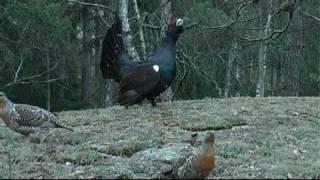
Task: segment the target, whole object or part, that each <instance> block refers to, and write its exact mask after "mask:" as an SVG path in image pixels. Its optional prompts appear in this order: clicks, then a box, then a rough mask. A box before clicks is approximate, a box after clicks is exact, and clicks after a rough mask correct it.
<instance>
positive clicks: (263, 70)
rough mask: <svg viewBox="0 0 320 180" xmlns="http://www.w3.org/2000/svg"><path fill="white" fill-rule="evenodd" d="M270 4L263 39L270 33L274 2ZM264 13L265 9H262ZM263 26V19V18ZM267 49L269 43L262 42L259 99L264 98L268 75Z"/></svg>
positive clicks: (259, 67)
mask: <svg viewBox="0 0 320 180" xmlns="http://www.w3.org/2000/svg"><path fill="white" fill-rule="evenodd" d="M266 3H267V4H268V5H267V7H268V10H267V11H268V18H267V23H266V25H265V26H264V28H265V29H264V31H263V32H262V35H261V37H262V38H263V37H267V36H268V35H269V33H270V23H271V18H272V0H269V1H266ZM261 10H262V11H264V7H262V8H261ZM261 24H262V18H261ZM267 49H268V42H266V41H262V42H260V49H259V61H258V81H257V86H256V96H257V97H264V91H265V88H264V82H265V74H266V64H265V63H266V57H267Z"/></svg>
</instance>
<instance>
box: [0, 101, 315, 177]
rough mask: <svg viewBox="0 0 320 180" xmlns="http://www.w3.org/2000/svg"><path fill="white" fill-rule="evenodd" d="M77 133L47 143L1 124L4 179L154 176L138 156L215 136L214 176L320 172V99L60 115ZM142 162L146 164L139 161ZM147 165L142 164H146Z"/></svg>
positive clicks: (58, 134) (60, 133)
mask: <svg viewBox="0 0 320 180" xmlns="http://www.w3.org/2000/svg"><path fill="white" fill-rule="evenodd" d="M58 115H59V116H60V117H61V118H62V119H63V121H64V122H66V123H67V124H69V125H70V126H71V127H74V129H75V132H73V133H72V132H69V131H66V130H64V129H53V130H51V131H50V136H49V137H48V138H47V141H46V142H45V143H44V144H35V143H31V142H30V141H29V139H27V138H25V137H23V136H21V135H19V134H17V133H14V132H12V131H10V130H9V129H8V128H6V127H5V126H4V124H1V126H2V127H0V129H1V131H0V178H51V177H53V178H107V177H108V178H113V177H122V178H126V177H141V176H144V177H149V176H148V175H143V174H141V173H140V174H139V172H138V171H139V170H137V167H132V166H131V164H130V157H131V156H132V155H134V154H135V153H137V152H141V151H142V150H146V149H148V148H153V147H161V146H163V145H165V144H168V143H180V142H184V141H185V140H186V139H189V137H190V135H191V134H192V133H193V131H197V132H198V134H199V136H203V135H204V134H205V133H206V131H214V132H215V134H216V143H215V150H216V159H217V161H216V168H215V169H214V171H213V172H212V175H211V176H210V177H213V178H312V177H317V176H319V175H320V145H319V144H320V98H317V97H301V98H297V97H268V98H249V97H240V98H228V99H204V100H194V101H175V102H169V103H160V104H158V107H155V108H153V107H151V106H150V105H149V104H146V105H143V106H139V105H136V106H132V107H129V108H128V109H125V108H124V107H121V106H113V107H111V108H106V109H91V110H82V111H66V112H60V113H58ZM141 163H143V162H141ZM142 168H143V167H142Z"/></svg>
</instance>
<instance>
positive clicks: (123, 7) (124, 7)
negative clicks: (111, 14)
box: [119, 0, 140, 62]
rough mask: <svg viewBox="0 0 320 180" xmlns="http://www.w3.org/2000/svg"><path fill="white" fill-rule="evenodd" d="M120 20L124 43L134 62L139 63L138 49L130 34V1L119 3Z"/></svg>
mask: <svg viewBox="0 0 320 180" xmlns="http://www.w3.org/2000/svg"><path fill="white" fill-rule="evenodd" d="M119 18H120V19H121V22H122V34H123V41H124V45H125V48H126V50H127V53H128V55H129V56H130V57H131V58H132V60H133V61H136V62H139V61H140V57H139V55H138V53H137V51H136V48H135V47H134V44H133V42H132V36H131V34H130V25H129V20H128V0H120V1H119Z"/></svg>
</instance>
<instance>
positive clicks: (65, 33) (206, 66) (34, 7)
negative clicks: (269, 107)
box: [0, 0, 320, 111]
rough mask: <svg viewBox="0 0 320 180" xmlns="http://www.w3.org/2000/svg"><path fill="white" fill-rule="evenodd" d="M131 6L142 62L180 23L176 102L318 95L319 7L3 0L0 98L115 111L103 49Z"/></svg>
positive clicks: (236, 1) (242, 1)
mask: <svg viewBox="0 0 320 180" xmlns="http://www.w3.org/2000/svg"><path fill="white" fill-rule="evenodd" d="M119 4H120V5H119ZM126 6H127V8H128V14H127V17H128V22H129V25H130V29H129V30H128V34H129V35H130V36H131V40H132V44H131V46H132V47H133V48H132V49H133V50H134V51H136V52H137V54H136V55H137V56H136V57H135V59H136V60H145V59H147V58H146V57H147V56H148V54H149V52H151V51H152V50H153V49H154V48H156V47H157V46H158V45H159V42H160V39H161V33H162V28H161V26H162V24H163V18H162V16H163V15H162V14H163V12H170V13H172V16H173V17H174V18H177V17H182V18H184V20H185V28H186V29H185V31H184V33H183V34H182V35H181V37H180V39H179V41H178V44H177V69H178V74H177V77H176V79H175V81H174V84H173V86H172V92H173V97H172V98H173V99H174V100H180V99H201V98H206V97H215V98H220V97H232V96H253V97H254V96H319V95H320V59H319V57H320V50H319V49H320V42H319V39H320V1H318V0H304V1H302V0H286V1H285V0H268V1H264V0H120V1H117V0H108V1H106V0H81V1H80V0H1V1H0V91H4V92H5V93H6V94H7V95H8V97H10V99H12V100H13V101H14V102H19V103H27V104H33V105H38V106H41V107H44V108H46V109H50V110H53V111H61V110H70V109H85V108H93V107H105V106H108V105H111V104H112V103H113V102H114V100H113V99H114V98H113V97H115V96H116V95H117V94H116V91H115V90H114V89H116V85H114V84H113V83H110V82H109V81H108V80H103V79H102V75H101V72H100V68H99V63H100V52H101V42H102V40H103V37H104V35H105V33H106V30H107V29H108V28H109V27H110V26H111V24H112V23H113V22H114V14H113V13H112V12H114V11H116V10H119V7H120V8H123V7H126ZM168 8H169V10H168ZM122 10H123V9H122Z"/></svg>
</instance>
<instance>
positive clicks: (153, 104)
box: [149, 98, 157, 107]
mask: <svg viewBox="0 0 320 180" xmlns="http://www.w3.org/2000/svg"><path fill="white" fill-rule="evenodd" d="M149 100H150V102H151V105H152V106H153V107H155V106H157V103H156V100H155V98H150V99H149Z"/></svg>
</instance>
